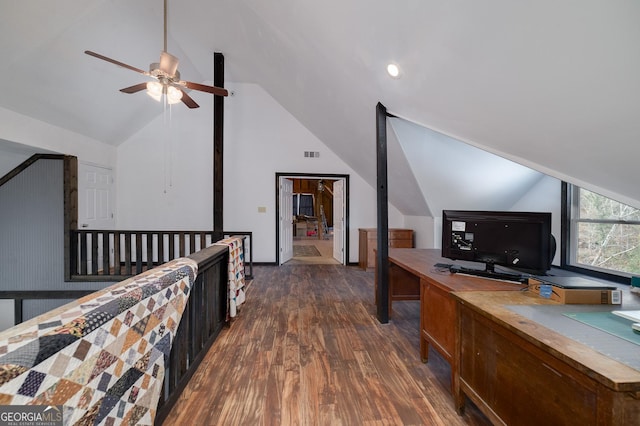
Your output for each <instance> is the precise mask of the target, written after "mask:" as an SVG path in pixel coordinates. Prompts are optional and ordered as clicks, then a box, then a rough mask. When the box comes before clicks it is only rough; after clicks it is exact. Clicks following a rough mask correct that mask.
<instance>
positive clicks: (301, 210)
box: [293, 194, 314, 216]
mask: <svg viewBox="0 0 640 426" xmlns="http://www.w3.org/2000/svg"><path fill="white" fill-rule="evenodd" d="M313 201H314V200H313V194H293V214H294V215H295V216H300V215H304V216H313V212H314V206H313Z"/></svg>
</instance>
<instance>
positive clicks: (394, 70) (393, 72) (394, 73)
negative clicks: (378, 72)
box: [387, 63, 400, 78]
mask: <svg viewBox="0 0 640 426" xmlns="http://www.w3.org/2000/svg"><path fill="white" fill-rule="evenodd" d="M387 72H388V73H389V75H390V76H391V77H393V78H398V77H399V76H400V68H399V67H398V65H396V64H394V63H390V64H389V65H387Z"/></svg>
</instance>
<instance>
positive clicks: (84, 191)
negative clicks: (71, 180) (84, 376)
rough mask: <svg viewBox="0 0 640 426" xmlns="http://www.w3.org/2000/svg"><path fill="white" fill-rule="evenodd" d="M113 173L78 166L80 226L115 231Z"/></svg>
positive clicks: (103, 169) (105, 169) (108, 170)
mask: <svg viewBox="0 0 640 426" xmlns="http://www.w3.org/2000/svg"><path fill="white" fill-rule="evenodd" d="M113 186H114V184H113V171H112V170H111V169H108V168H105V167H100V166H95V165H91V164H85V163H79V164H78V226H79V227H80V228H88V229H114V228H115V226H116V225H115V223H116V221H115V218H114V213H115V212H114V199H115V193H114V189H113Z"/></svg>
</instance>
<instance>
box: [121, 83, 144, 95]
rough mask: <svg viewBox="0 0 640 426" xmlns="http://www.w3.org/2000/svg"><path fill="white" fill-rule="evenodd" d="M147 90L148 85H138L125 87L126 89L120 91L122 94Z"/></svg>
mask: <svg viewBox="0 0 640 426" xmlns="http://www.w3.org/2000/svg"><path fill="white" fill-rule="evenodd" d="M146 88H147V83H140V84H136V85H135V86H130V87H125V88H124V89H120V91H121V92H122V93H138V92H139V91H141V90H145V89H146Z"/></svg>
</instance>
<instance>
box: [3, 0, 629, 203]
mask: <svg viewBox="0 0 640 426" xmlns="http://www.w3.org/2000/svg"><path fill="white" fill-rule="evenodd" d="M162 10H163V5H162V1H161V0H136V1H130V0H129V1H127V0H98V1H91V2H87V1H81V0H56V1H55V2H52V1H44V0H25V1H13V0H0V23H1V25H0V58H1V60H0V76H1V78H0V106H1V107H4V108H7V109H10V110H13V111H16V112H19V113H21V114H25V115H28V116H31V117H34V118H36V119H38V120H42V121H45V122H49V123H52V124H55V125H57V126H59V127H62V128H66V129H69V130H72V131H75V132H78V133H80V134H84V135H87V136H90V137H92V138H94V139H97V140H99V141H102V142H105V143H109V144H113V145H118V144H120V143H121V142H123V141H125V140H126V139H127V138H128V137H129V136H130V135H132V134H133V133H135V132H136V131H137V130H139V129H140V128H141V127H143V126H145V125H146V124H147V123H149V122H150V121H151V120H152V119H153V118H154V117H155V116H157V114H158V111H157V110H156V109H153V108H148V106H149V103H148V99H146V97H145V96H128V95H123V94H121V93H119V92H118V89H120V88H122V87H127V86H131V85H133V84H136V83H139V82H141V81H142V80H141V78H140V77H142V76H140V75H138V74H135V73H133V72H131V71H129V70H125V69H122V68H118V67H115V66H113V65H111V64H108V63H106V62H102V61H99V60H97V59H95V58H91V57H89V56H87V55H85V54H84V53H83V52H84V50H87V49H88V50H93V51H96V52H99V53H102V54H104V55H106V56H109V57H112V58H115V59H117V60H120V61H122V62H125V63H128V64H131V65H133V66H136V67H138V68H142V69H146V68H147V67H148V65H149V63H151V62H156V61H157V60H158V57H159V53H160V51H161V50H162V38H163V27H162ZM638 22H640V2H637V1H636V0H614V1H601V0H538V1H535V2H534V1H530V2H513V1H508V0H486V1H481V2H480V1H474V0H459V1H441V0H394V1H385V2H383V1H378V0H376V1H371V0H353V1H349V2H344V1H336V0H327V1H323V2H317V1H309V0H281V1H277V2H267V1H258V0H209V1H206V0H179V1H178V0H170V1H169V41H168V50H169V52H171V53H172V54H174V55H175V56H177V57H178V58H180V71H181V73H182V77H183V78H184V79H187V80H191V81H195V82H211V80H212V75H213V55H212V53H213V52H214V51H218V52H222V53H224V55H225V64H226V70H225V77H226V80H227V81H228V82H239V83H242V82H251V83H257V84H259V85H260V86H262V87H263V88H264V89H265V90H266V91H267V92H268V93H269V94H270V95H271V96H272V97H273V98H274V99H275V100H276V101H277V102H279V103H280V104H281V105H282V106H283V107H285V108H286V109H287V110H288V111H289V112H290V113H291V114H293V115H294V116H295V117H296V119H297V120H299V121H300V122H301V123H302V124H303V125H304V126H306V127H307V128H308V129H309V130H310V131H311V132H312V133H313V134H315V135H316V136H317V137H318V138H319V139H320V140H321V141H322V142H323V143H325V144H326V145H327V146H328V147H329V148H330V149H332V150H333V151H334V152H335V153H336V154H338V155H339V156H340V157H341V158H343V159H344V160H345V161H346V162H347V163H348V164H349V165H350V166H351V167H352V168H353V169H354V170H356V171H357V172H358V173H359V174H360V175H362V176H363V177H364V178H365V179H367V180H368V181H369V182H372V184H373V183H374V182H375V105H376V103H377V102H382V103H383V104H384V105H385V106H386V107H387V109H388V110H389V111H390V112H391V113H393V114H394V115H396V116H398V117H400V118H402V119H405V120H407V121H409V122H411V123H413V124H411V125H412V126H413V125H419V126H422V127H424V128H428V129H431V130H435V131H437V132H440V133H442V134H445V135H448V136H449V137H452V138H455V139H459V140H461V141H464V142H465V143H467V144H470V145H472V146H476V147H480V148H482V149H484V150H486V151H488V152H491V153H495V154H498V155H499V156H502V157H504V158H507V159H510V160H513V161H515V162H516V163H519V164H521V165H524V166H527V167H530V168H532V169H535V170H537V171H539V172H542V173H546V174H549V175H552V176H554V177H557V178H559V179H565V180H568V181H570V182H573V183H577V184H582V185H584V186H586V187H588V188H591V189H593V190H597V191H599V192H602V193H604V194H605V195H609V196H614V197H616V198H618V199H620V200H621V201H626V202H628V203H631V204H636V205H640V202H638V201H637V200H640V185H638V184H637V181H638V178H639V177H640V173H639V172H638V168H637V166H636V163H637V158H638V157H640V155H639V154H640V119H639V117H638V116H639V113H640V77H639V76H640V25H638ZM389 62H395V63H397V64H398V65H399V66H400V67H401V76H400V78H396V79H392V78H390V77H389V76H388V75H387V74H386V71H385V67H386V65H387V63H389ZM203 96H210V95H205V94H198V93H193V92H192V97H193V98H194V99H195V100H196V101H198V100H199V99H203V98H201V97H203ZM398 126H400V127H398ZM396 127H397V131H396V132H395V136H396V137H397V138H398V142H399V144H400V145H403V144H407V143H412V144H415V143H419V141H420V140H422V139H415V137H417V136H416V135H417V134H419V133H421V132H415V131H411V130H410V129H409V128H408V127H406V126H405V127H402V124H398V123H396ZM402 135H404V136H402ZM411 135H413V136H411ZM403 137H405V138H408V137H412V139H410V140H409V139H405V140H404V141H403V140H402V139H403ZM440 142H441V143H442V140H440ZM424 143H427V142H426V140H425V142H424ZM445 145H446V143H445ZM441 148H442V147H440V148H438V149H441ZM414 149H415V147H414ZM439 152H440V151H439ZM440 155H447V154H446V153H445V154H442V153H441V154H440ZM399 161H400V162H399V163H397V164H404V165H406V164H407V162H408V160H407V159H406V158H404V159H400V160H399ZM429 161H431V162H434V161H435V162H440V163H441V162H442V161H443V159H442V157H438V158H436V159H434V158H431V159H425V163H424V164H425V167H428V165H429V163H428V162H429ZM432 164H433V163H432ZM416 179H417V180H419V178H418V177H417V176H416V177H414V181H413V182H410V184H411V185H414V186H415V185H418V186H419V185H420V184H421V183H420V182H419V181H416ZM422 179H426V177H422ZM412 208H413V209H415V208H420V206H417V207H416V206H409V207H408V208H407V209H408V210H409V211H410V210H411V209H412Z"/></svg>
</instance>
